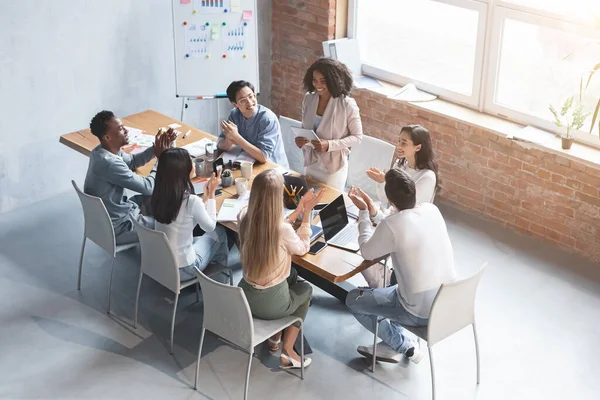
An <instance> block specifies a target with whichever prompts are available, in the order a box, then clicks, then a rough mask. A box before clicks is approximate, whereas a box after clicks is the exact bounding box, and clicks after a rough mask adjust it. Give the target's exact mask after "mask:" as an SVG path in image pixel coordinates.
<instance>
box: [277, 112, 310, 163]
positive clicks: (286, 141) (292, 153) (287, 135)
mask: <svg viewBox="0 0 600 400" xmlns="http://www.w3.org/2000/svg"><path fill="white" fill-rule="evenodd" d="M279 125H280V126H281V138H282V139H283V148H284V149H285V155H286V156H287V159H288V163H289V164H290V169H291V170H293V171H296V172H298V173H300V174H303V173H304V153H302V150H300V149H299V148H298V146H296V136H294V133H293V132H292V126H293V127H296V128H302V122H300V121H296V120H295V119H291V118H288V117H284V116H281V117H279Z"/></svg>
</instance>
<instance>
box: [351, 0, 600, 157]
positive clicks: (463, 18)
mask: <svg viewBox="0 0 600 400" xmlns="http://www.w3.org/2000/svg"><path fill="white" fill-rule="evenodd" d="M348 32H349V36H350V37H355V38H356V39H358V42H359V46H360V51H361V59H362V62H363V73H364V74H366V75H371V76H374V77H377V78H380V79H384V80H387V81H390V82H394V83H397V84H400V85H404V84H406V83H409V82H412V83H414V84H415V85H416V86H417V87H419V88H420V89H422V90H425V91H428V92H431V93H434V94H436V95H438V96H440V97H443V98H446V99H449V100H451V101H454V102H457V103H461V104H464V105H467V106H470V107H473V108H476V109H479V110H481V111H485V112H488V113H490V114H494V115H499V116H501V117H504V118H509V119H512V120H515V121H517V122H520V123H523V124H528V125H534V126H538V127H540V128H543V129H546V130H550V131H553V132H555V133H562V132H561V131H560V129H559V128H557V127H556V126H555V125H554V124H553V122H552V121H553V118H552V114H551V113H550V111H549V109H548V106H549V105H550V104H553V105H554V106H555V107H556V108H560V107H561V106H562V104H563V102H564V101H565V100H566V99H567V98H569V97H571V96H574V98H575V103H576V105H578V104H579V103H580V102H581V104H583V106H584V108H585V110H586V111H587V112H589V113H593V111H594V110H595V108H596V105H597V104H598V101H599V99H600V70H599V71H598V73H597V75H596V76H594V77H593V78H592V79H591V81H590V82H589V86H587V89H586V85H587V83H588V78H589V74H590V72H591V71H592V70H593V69H594V67H596V68H600V0H568V1H567V0H510V1H501V0H495V1H490V0H379V1H377V2H373V1H369V0H354V1H351V2H350V18H349V26H348ZM599 118H600V117H599ZM591 121H592V116H591V115H590V116H589V117H588V118H587V120H586V124H585V125H584V127H583V128H582V129H581V130H580V131H579V132H577V134H576V138H577V139H578V140H580V141H584V142H587V143H589V144H592V145H595V146H599V145H600V139H598V128H597V127H596V128H595V130H594V132H593V133H592V134H589V133H588V132H589V130H590V124H591ZM596 123H597V124H598V121H597V122H596Z"/></svg>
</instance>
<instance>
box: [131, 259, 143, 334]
mask: <svg viewBox="0 0 600 400" xmlns="http://www.w3.org/2000/svg"><path fill="white" fill-rule="evenodd" d="M143 277H144V273H143V272H142V271H141V270H140V278H139V279H138V286H137V292H136V294H135V314H134V315H133V328H134V329H135V328H137V317H138V308H139V305H140V290H141V289H142V278H143Z"/></svg>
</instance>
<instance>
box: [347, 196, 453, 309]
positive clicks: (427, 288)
mask: <svg viewBox="0 0 600 400" xmlns="http://www.w3.org/2000/svg"><path fill="white" fill-rule="evenodd" d="M358 229H359V237H358V242H359V244H360V251H361V253H362V256H363V257H364V258H365V260H373V259H376V258H378V257H381V256H384V255H386V254H390V255H391V258H392V263H393V265H394V270H395V271H396V278H397V280H398V298H399V300H400V303H401V304H402V306H403V307H404V308H405V309H406V310H407V311H408V312H410V313H411V314H413V315H415V316H417V317H420V318H429V313H430V311H431V306H432V304H433V299H434V298H435V295H436V294H437V292H438V290H439V288H440V285H441V284H443V283H447V282H452V281H454V280H455V279H456V271H455V269H454V254H453V251H452V244H451V243H450V237H449V236H448V231H447V229H446V223H445V222H444V218H443V217H442V214H441V213H440V211H439V210H438V208H437V207H436V206H435V205H433V204H431V203H423V204H420V205H418V206H416V207H415V208H412V209H410V210H404V211H401V212H399V213H397V214H394V215H390V216H389V217H387V218H385V219H383V220H382V221H381V222H380V223H379V225H377V228H375V231H373V226H372V224H371V221H370V219H369V212H368V211H360V212H359V219H358Z"/></svg>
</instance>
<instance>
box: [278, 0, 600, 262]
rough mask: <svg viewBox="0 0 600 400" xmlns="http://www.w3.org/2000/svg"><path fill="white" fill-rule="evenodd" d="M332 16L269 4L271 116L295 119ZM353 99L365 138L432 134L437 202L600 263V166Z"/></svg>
mask: <svg viewBox="0 0 600 400" xmlns="http://www.w3.org/2000/svg"><path fill="white" fill-rule="evenodd" d="M334 14H335V1H332V0H331V1H327V0H322V1H319V0H313V1H302V2H301V1H286V2H284V1H281V0H274V1H273V30H274V32H273V92H272V105H273V108H274V111H275V112H276V113H278V114H280V115H285V116H288V117H292V118H296V119H300V114H301V102H302V96H303V93H304V91H303V89H302V77H303V75H304V72H305V71H306V69H307V68H308V66H309V65H310V64H311V63H312V62H313V61H314V60H316V59H317V58H318V57H320V56H321V55H322V45H321V42H322V41H324V40H327V39H331V38H332V35H333V32H334V29H335V22H334V21H335V15H334ZM291 17H294V18H291ZM353 97H354V98H355V99H356V101H357V103H358V105H359V107H360V111H361V117H362V121H363V127H364V132H365V134H368V135H371V136H374V137H378V138H381V139H383V140H386V141H388V142H390V143H394V144H395V143H397V140H398V135H399V133H400V129H401V127H402V126H403V125H406V124H421V125H424V126H425V127H426V128H428V129H429V130H430V132H431V133H432V137H433V145H434V147H435V151H436V154H437V157H438V161H439V164H440V174H441V177H442V179H443V189H442V192H441V193H440V194H439V195H438V197H437V199H438V200H441V201H443V202H446V203H449V204H452V205H453V206H456V207H458V208H461V209H464V210H467V211H469V212H471V213H475V214H477V215H480V216H482V217H484V218H487V219H491V220H494V221H496V222H498V223H500V224H502V225H505V226H508V227H510V228H512V229H514V230H516V231H518V232H520V233H522V234H525V235H528V236H534V237H537V238H540V239H542V240H544V241H546V242H549V243H551V244H555V245H558V246H559V247H561V248H563V249H566V250H568V251H573V252H577V253H580V254H583V255H584V256H586V257H588V258H591V259H593V260H595V261H600V211H599V210H600V168H598V167H595V166H591V165H586V164H584V163H582V162H576V161H573V160H570V159H568V158H566V157H564V156H561V155H556V154H554V153H551V152H548V151H543V150H541V149H537V148H527V147H526V145H523V144H522V143H520V142H513V141H511V140H509V139H506V138H505V137H504V136H501V135H499V134H497V133H494V132H492V131H486V130H483V129H480V128H476V127H473V126H469V125H467V124H464V123H462V122H458V121H456V120H454V119H451V118H447V117H442V116H439V115H437V114H434V113H431V112H428V111H424V110H422V109H418V108H416V107H414V106H412V105H409V104H405V103H400V102H398V101H394V100H390V99H388V98H386V97H385V96H383V95H379V94H377V93H374V92H370V91H366V90H356V91H355V92H354V93H353Z"/></svg>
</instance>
